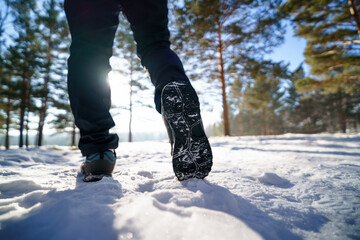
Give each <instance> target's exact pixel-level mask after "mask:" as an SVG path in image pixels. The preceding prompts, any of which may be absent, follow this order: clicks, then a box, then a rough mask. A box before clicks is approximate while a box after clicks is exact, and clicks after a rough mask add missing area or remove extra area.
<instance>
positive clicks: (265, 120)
mask: <svg viewBox="0 0 360 240" xmlns="http://www.w3.org/2000/svg"><path fill="white" fill-rule="evenodd" d="M247 71H248V72H249V73H250V77H251V78H252V79H253V81H252V82H250V84H248V86H247V87H246V90H245V93H244V99H245V105H246V106H247V107H248V108H250V109H253V110H255V113H256V115H257V116H258V117H259V121H260V128H261V131H260V133H261V134H262V135H269V134H279V133H282V132H283V131H284V130H283V125H284V123H283V121H282V116H281V115H280V110H281V108H282V101H281V99H282V97H283V96H284V91H283V90H281V85H282V84H283V80H284V79H286V78H287V77H288V75H287V66H286V65H284V64H283V63H281V62H280V63H272V62H270V61H262V62H258V63H255V62H253V63H252V64H251V65H249V66H248V67H247ZM240 111H241V110H240Z"/></svg>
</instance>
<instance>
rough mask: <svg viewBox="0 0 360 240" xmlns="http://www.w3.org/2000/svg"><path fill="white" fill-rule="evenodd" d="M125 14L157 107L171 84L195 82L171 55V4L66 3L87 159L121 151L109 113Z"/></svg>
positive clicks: (76, 106) (161, 0)
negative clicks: (110, 74) (110, 78)
mask: <svg viewBox="0 0 360 240" xmlns="http://www.w3.org/2000/svg"><path fill="white" fill-rule="evenodd" d="M120 11H122V12H123V13H124V14H125V16H126V18H127V19H128V21H129V22H130V25H131V29H132V31H133V35H134V39H135V41H136V44H137V54H138V56H139V57H140V59H141V63H142V65H143V66H144V67H145V68H146V69H147V70H148V72H149V75H150V78H151V81H152V83H153V84H154V86H155V106H156V109H157V111H158V112H160V111H161V106H160V94H161V90H162V88H163V87H164V86H165V85H166V84H167V83H169V82H172V81H175V80H180V81H189V80H188V78H187V77H186V75H185V72H184V69H183V66H182V63H181V61H180V59H179V58H178V56H177V55H176V54H175V53H174V52H173V51H172V50H171V49H170V41H169V30H168V27H167V24H168V16H167V14H168V9H167V0H65V13H66V17H67V21H68V24H69V27H70V32H71V38H72V43H71V47H70V57H69V60H68V90H69V97H70V104H71V109H72V112H73V114H74V118H75V123H76V125H77V127H78V128H79V129H80V141H79V148H80V150H81V152H82V154H83V155H85V156H86V155H89V154H92V153H96V152H100V151H104V150H106V149H115V148H117V146H118V140H119V139H118V136H117V135H116V134H110V133H109V129H110V128H112V127H113V126H114V125H115V123H114V121H113V119H112V117H111V115H110V113H109V110H110V105H111V99H110V98H111V95H110V87H109V84H108V82H107V81H106V78H107V74H108V72H109V71H110V70H111V68H110V65H109V58H110V57H111V56H112V47H113V41H114V37H115V32H116V29H117V26H118V23H119V19H118V16H119V13H120Z"/></svg>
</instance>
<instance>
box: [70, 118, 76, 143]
mask: <svg viewBox="0 0 360 240" xmlns="http://www.w3.org/2000/svg"><path fill="white" fill-rule="evenodd" d="M75 139H76V125H75V120H74V121H73V126H72V134H71V146H76V143H75Z"/></svg>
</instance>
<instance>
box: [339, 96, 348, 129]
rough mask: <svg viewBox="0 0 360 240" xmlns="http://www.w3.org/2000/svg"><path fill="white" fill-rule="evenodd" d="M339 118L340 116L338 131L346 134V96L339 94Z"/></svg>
mask: <svg viewBox="0 0 360 240" xmlns="http://www.w3.org/2000/svg"><path fill="white" fill-rule="evenodd" d="M339 96H340V97H339V106H338V111H339V116H340V122H339V123H340V130H341V132H342V133H346V96H344V95H343V94H342V93H339Z"/></svg>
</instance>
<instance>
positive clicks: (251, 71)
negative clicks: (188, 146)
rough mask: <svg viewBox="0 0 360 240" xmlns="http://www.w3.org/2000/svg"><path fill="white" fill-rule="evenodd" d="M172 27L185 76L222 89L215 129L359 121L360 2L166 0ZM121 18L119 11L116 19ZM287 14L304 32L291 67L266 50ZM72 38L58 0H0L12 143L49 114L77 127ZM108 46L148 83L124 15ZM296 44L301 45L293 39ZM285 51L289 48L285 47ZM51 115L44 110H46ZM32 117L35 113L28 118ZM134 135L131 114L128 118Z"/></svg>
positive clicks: (57, 122)
mask: <svg viewBox="0 0 360 240" xmlns="http://www.w3.org/2000/svg"><path fill="white" fill-rule="evenodd" d="M169 10H170V11H169V12H170V14H169V17H170V19H169V20H170V23H169V26H170V29H171V32H172V42H173V46H174V48H175V50H176V52H177V53H179V54H180V55H181V56H182V59H184V62H185V67H186V68H187V69H188V75H189V77H190V78H191V79H192V80H197V81H203V82H204V86H210V87H209V88H206V89H199V90H200V92H201V93H202V94H207V95H206V97H211V94H214V97H216V96H220V98H221V102H222V107H223V114H222V117H223V118H222V119H223V121H222V122H221V123H218V124H217V125H216V126H214V128H213V130H212V135H250V134H263V135H268V134H281V133H285V132H297V133H317V132H324V131H328V132H346V131H358V130H359V127H358V125H359V123H360V38H359V36H360V13H359V11H360V8H359V1H356V0H325V1H297V0H287V1H285V2H284V1H277V0H260V1H251V0H250V1H241V0H229V1H219V0H184V1H178V0H169ZM122 22H123V21H122ZM286 23H291V24H292V26H293V27H294V30H295V34H296V35H297V36H299V37H302V38H305V39H306V43H307V45H306V49H305V52H304V56H305V62H306V64H307V65H308V66H309V67H310V72H309V73H305V72H304V69H303V66H302V65H301V66H299V67H298V69H296V70H295V71H294V72H291V71H289V69H288V64H286V63H284V62H273V61H271V60H265V58H264V56H266V54H268V53H271V51H272V50H273V49H274V48H275V47H277V46H279V45H281V44H282V43H283V36H284V33H285V29H286V26H285V24H286ZM69 45H70V37H69V30H68V27H67V24H66V20H65V16H64V11H63V0H43V1H35V0H0V53H1V54H0V82H1V85H0V128H1V131H2V133H3V134H4V136H5V140H4V144H5V146H6V147H8V146H9V132H10V130H11V129H13V130H18V131H19V133H20V137H19V146H20V147H22V146H23V145H27V144H29V141H28V136H29V130H31V129H30V126H34V125H36V127H35V128H34V129H33V130H37V137H36V145H39V146H40V145H42V144H43V129H44V126H45V125H46V124H47V125H48V126H50V127H51V128H52V129H57V130H58V131H59V132H67V133H69V134H71V136H72V137H71V139H72V140H71V144H73V145H74V144H76V133H77V130H76V127H75V123H74V120H73V116H72V114H71V110H70V106H69V101H68V96H67V91H66V88H67V86H66V74H67V67H66V59H67V57H68V49H69ZM115 47H116V49H118V50H116V51H114V53H115V54H117V55H118V56H120V57H121V58H122V59H124V60H125V61H127V62H128V64H127V65H126V64H125V66H124V68H126V69H120V70H119V71H121V72H123V73H126V74H127V75H129V76H130V81H129V85H130V86H129V92H130V105H129V106H128V107H126V109H128V110H129V112H130V119H131V116H132V115H131V113H132V112H131V111H132V104H133V102H132V98H131V96H132V94H135V93H136V92H137V91H143V90H145V89H146V87H144V86H143V85H142V84H141V82H140V79H138V77H137V76H138V75H137V74H136V73H137V72H141V71H143V70H142V69H141V68H138V67H137V66H139V61H138V59H137V58H136V51H135V50H136V48H135V45H134V43H133V39H132V36H131V32H130V29H129V26H128V24H120V26H119V31H118V34H117V37H116V45H115ZM294 51H299V50H298V49H294ZM289 54H291V53H289ZM50 115H51V116H50ZM34 119H36V121H37V122H35V123H34V122H32V121H34ZM129 132H130V134H129V136H128V139H129V141H131V139H132V135H131V121H130V124H129Z"/></svg>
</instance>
